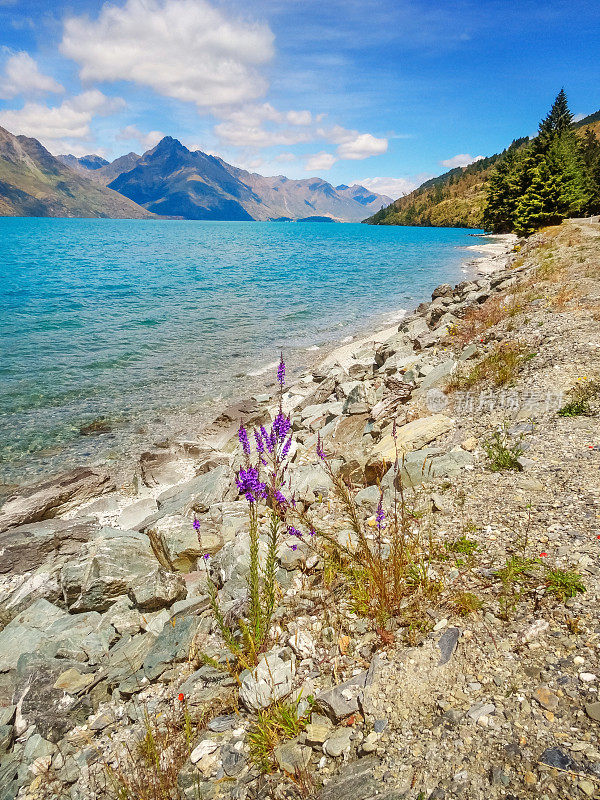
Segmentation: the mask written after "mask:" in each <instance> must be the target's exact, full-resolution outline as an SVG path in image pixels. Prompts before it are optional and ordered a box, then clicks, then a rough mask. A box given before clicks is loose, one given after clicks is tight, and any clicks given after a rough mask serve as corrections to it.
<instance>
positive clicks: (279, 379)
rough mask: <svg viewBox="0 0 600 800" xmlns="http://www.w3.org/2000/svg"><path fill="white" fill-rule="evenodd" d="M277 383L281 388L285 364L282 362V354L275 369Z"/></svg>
mask: <svg viewBox="0 0 600 800" xmlns="http://www.w3.org/2000/svg"><path fill="white" fill-rule="evenodd" d="M277 383H278V384H279V385H280V386H281V387H283V384H284V383H285V362H284V360H283V353H282V354H281V360H280V361H279V366H278V367H277Z"/></svg>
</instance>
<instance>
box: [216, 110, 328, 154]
mask: <svg viewBox="0 0 600 800" xmlns="http://www.w3.org/2000/svg"><path fill="white" fill-rule="evenodd" d="M218 113H219V114H220V116H222V117H224V120H223V122H220V123H219V124H218V125H216V126H215V133H216V134H217V136H218V137H219V140H220V141H221V142H223V143H225V144H228V145H233V146H235V147H255V148H259V147H274V146H277V145H284V146H287V147H289V146H291V145H294V144H300V143H301V142H309V141H311V139H312V138H313V134H312V132H311V131H310V130H307V126H309V125H310V123H311V121H312V115H311V113H310V111H287V112H282V111H278V110H277V109H276V108H274V107H273V106H272V105H271V104H270V103H262V104H250V105H244V106H242V107H241V108H237V109H227V110H220V111H219V112H218ZM290 125H292V126H294V127H289V126H290Z"/></svg>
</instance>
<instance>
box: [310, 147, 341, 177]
mask: <svg viewBox="0 0 600 800" xmlns="http://www.w3.org/2000/svg"><path fill="white" fill-rule="evenodd" d="M336 161H337V158H336V157H335V156H334V155H333V154H332V153H326V152H325V151H324V150H322V151H321V152H320V153H314V154H313V155H312V156H309V157H308V160H307V161H306V163H305V165H304V169H305V171H306V172H319V171H320V170H325V169H331V167H333V165H334V164H335V162H336Z"/></svg>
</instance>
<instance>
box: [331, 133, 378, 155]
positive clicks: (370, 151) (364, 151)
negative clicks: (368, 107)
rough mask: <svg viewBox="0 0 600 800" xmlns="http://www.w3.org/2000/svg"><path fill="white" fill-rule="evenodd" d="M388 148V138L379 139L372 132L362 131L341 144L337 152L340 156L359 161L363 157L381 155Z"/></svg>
mask: <svg viewBox="0 0 600 800" xmlns="http://www.w3.org/2000/svg"><path fill="white" fill-rule="evenodd" d="M387 148H388V140H387V139H378V138H377V137H376V136H373V135H372V134H370V133H361V134H359V135H358V136H355V137H354V138H352V139H350V140H348V141H347V142H344V143H343V144H341V145H340V146H339V147H338V149H337V152H338V156H339V157H340V158H347V159H351V160H353V161H358V160H361V159H363V158H369V156H378V155H381V154H382V153H385V152H386V150H387Z"/></svg>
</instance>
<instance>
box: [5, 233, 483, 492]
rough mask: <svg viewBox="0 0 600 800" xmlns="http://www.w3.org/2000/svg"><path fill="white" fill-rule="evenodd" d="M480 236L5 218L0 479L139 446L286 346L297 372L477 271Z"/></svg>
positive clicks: (179, 425)
mask: <svg viewBox="0 0 600 800" xmlns="http://www.w3.org/2000/svg"><path fill="white" fill-rule="evenodd" d="M469 233H471V232H470V231H467V230H460V229H443V228H405V227H374V226H369V225H359V224H344V225H342V224H334V223H317V222H314V223H253V222H247V223H246V222H196V221H189V222H188V221H166V220H165V221H163V220H159V221H155V220H147V221H139V220H135V221H133V220H101V219H41V218H27V219H25V218H1V219H0V302H1V307H2V315H1V317H0V483H8V484H10V483H22V482H27V481H30V480H34V479H37V478H39V477H40V476H41V475H43V474H48V473H50V472H56V471H57V470H59V469H62V468H63V467H67V466H73V465H75V464H77V463H87V462H91V461H98V460H104V459H108V460H118V459H119V458H122V457H123V455H124V454H125V455H126V454H127V453H130V454H132V455H133V454H134V453H137V452H139V451H140V450H141V449H143V447H144V446H146V445H147V444H148V443H150V442H152V441H154V440H156V439H157V438H160V437H162V436H166V435H169V433H170V432H172V431H174V430H179V431H181V430H185V429H186V426H187V425H189V426H197V425H198V424H199V420H201V419H203V418H204V417H205V416H206V415H207V414H209V413H210V412H211V410H214V408H215V406H218V405H219V404H220V403H222V402H223V400H224V399H226V398H231V397H232V396H234V395H236V394H238V393H245V394H248V392H249V391H251V390H252V391H257V390H258V389H259V387H260V385H261V383H262V382H263V381H264V380H266V381H268V382H272V375H271V371H269V372H267V373H265V375H264V376H262V375H261V374H260V373H261V370H262V369H264V367H265V366H267V365H269V364H270V363H272V362H274V361H276V359H277V357H278V353H279V351H280V350H282V351H283V352H284V355H285V357H286V359H287V361H288V362H289V365H290V369H291V371H292V373H294V372H298V370H300V369H301V368H302V366H305V365H306V364H307V363H309V362H310V361H311V360H314V358H315V355H317V356H318V354H319V351H318V350H317V349H316V348H319V349H322V348H326V347H327V346H330V345H331V344H332V343H333V342H337V341H341V340H343V339H345V338H347V337H349V336H353V335H356V334H357V333H359V332H360V331H365V330H368V329H373V328H375V327H384V326H385V325H386V324H390V323H391V322H393V321H395V320H398V319H399V318H400V316H401V313H400V312H401V310H402V309H409V308H410V307H412V306H414V305H415V304H417V303H418V302H420V301H421V300H424V299H427V296H428V295H429V293H430V292H431V290H432V289H433V288H434V287H435V286H437V285H438V284H440V283H443V282H450V283H456V282H458V281H460V280H461V279H463V278H464V260H465V259H466V258H467V256H468V255H469V256H470V254H468V253H466V252H465V251H464V250H463V249H462V248H464V247H465V246H466V245H469V244H472V243H473V239H472V238H470V237H469ZM257 373H258V374H257ZM96 420H102V421H103V424H104V425H105V426H106V428H107V429H110V432H108V433H104V434H103V435H95V436H82V435H81V429H82V427H85V426H86V425H89V424H90V423H93V422H94V421H96ZM195 433H197V430H189V435H190V436H193V435H194V434H195Z"/></svg>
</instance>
